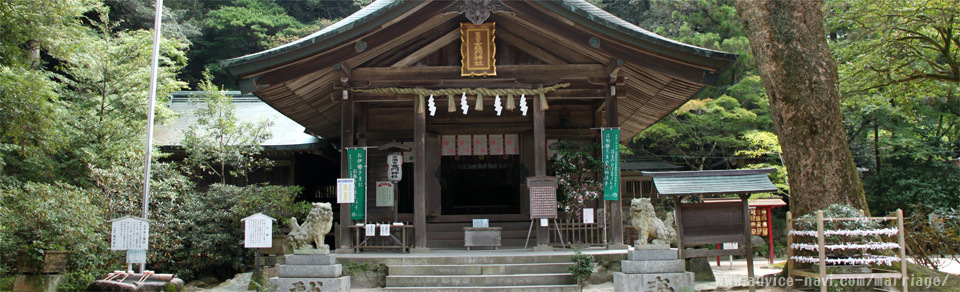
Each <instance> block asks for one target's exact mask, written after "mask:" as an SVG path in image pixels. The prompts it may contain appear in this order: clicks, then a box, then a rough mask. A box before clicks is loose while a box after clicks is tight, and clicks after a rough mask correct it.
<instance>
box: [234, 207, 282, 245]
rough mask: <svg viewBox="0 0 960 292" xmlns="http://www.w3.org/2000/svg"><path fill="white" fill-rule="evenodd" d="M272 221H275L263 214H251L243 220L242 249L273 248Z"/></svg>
mask: <svg viewBox="0 0 960 292" xmlns="http://www.w3.org/2000/svg"><path fill="white" fill-rule="evenodd" d="M273 221H276V219H273V218H271V217H270V216H267V215H263V213H257V214H253V215H251V216H250V217H247V218H243V219H241V220H240V222H243V224H244V228H243V247H245V248H271V247H273Z"/></svg>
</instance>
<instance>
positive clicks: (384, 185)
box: [377, 181, 394, 207]
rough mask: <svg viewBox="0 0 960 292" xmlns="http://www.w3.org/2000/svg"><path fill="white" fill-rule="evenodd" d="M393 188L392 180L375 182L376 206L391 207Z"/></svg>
mask: <svg viewBox="0 0 960 292" xmlns="http://www.w3.org/2000/svg"><path fill="white" fill-rule="evenodd" d="M393 188H394V185H393V183H392V182H388V181H378V182H377V207H393Z"/></svg>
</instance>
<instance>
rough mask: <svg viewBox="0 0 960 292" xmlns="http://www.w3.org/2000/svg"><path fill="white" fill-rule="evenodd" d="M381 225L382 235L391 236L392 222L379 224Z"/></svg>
mask: <svg viewBox="0 0 960 292" xmlns="http://www.w3.org/2000/svg"><path fill="white" fill-rule="evenodd" d="M377 226H380V236H390V224H377Z"/></svg>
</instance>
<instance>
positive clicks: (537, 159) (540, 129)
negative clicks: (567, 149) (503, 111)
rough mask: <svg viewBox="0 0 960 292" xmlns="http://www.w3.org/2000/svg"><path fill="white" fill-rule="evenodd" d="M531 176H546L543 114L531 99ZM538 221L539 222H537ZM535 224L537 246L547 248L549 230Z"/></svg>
mask: <svg viewBox="0 0 960 292" xmlns="http://www.w3.org/2000/svg"><path fill="white" fill-rule="evenodd" d="M530 110H532V111H533V169H534V171H533V174H534V175H536V176H544V175H547V133H546V129H544V112H543V110H542V109H541V108H540V98H539V97H533V108H531V109H530ZM537 221H539V220H537ZM534 223H535V224H537V245H538V246H549V245H550V233H549V228H546V227H543V226H541V225H540V222H534Z"/></svg>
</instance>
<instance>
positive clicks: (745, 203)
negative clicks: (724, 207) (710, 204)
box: [740, 194, 826, 292]
mask: <svg viewBox="0 0 960 292" xmlns="http://www.w3.org/2000/svg"><path fill="white" fill-rule="evenodd" d="M749 199H750V194H740V205H741V208H742V210H743V239H744V241H745V242H744V244H743V245H744V248H746V256H747V279H753V240H752V238H750V237H751V232H750V206H749V205H750V202H749ZM767 215H768V216H769V213H768V214H767ZM821 246H822V245H821ZM824 270H826V269H823V270H821V271H824ZM756 289H757V288H756V286H754V285H753V282H752V281H751V282H750V292H753V291H756Z"/></svg>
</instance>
